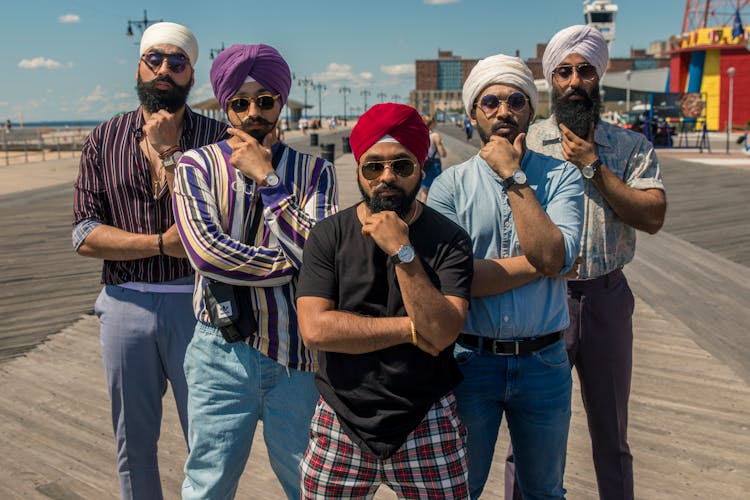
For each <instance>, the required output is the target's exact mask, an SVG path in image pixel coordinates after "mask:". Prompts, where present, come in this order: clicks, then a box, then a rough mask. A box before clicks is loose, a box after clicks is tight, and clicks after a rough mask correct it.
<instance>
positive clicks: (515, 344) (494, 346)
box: [492, 340, 520, 356]
mask: <svg viewBox="0 0 750 500" xmlns="http://www.w3.org/2000/svg"><path fill="white" fill-rule="evenodd" d="M512 342H513V352H498V349H497V348H498V346H499V345H502V342H501V341H496V342H493V343H492V353H493V354H495V356H518V353H519V344H520V342H519V341H518V340H513V341H512Z"/></svg>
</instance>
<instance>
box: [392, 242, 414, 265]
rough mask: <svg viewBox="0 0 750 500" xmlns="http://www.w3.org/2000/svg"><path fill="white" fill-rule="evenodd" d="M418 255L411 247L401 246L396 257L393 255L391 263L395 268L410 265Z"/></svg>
mask: <svg viewBox="0 0 750 500" xmlns="http://www.w3.org/2000/svg"><path fill="white" fill-rule="evenodd" d="M416 255H417V254H416V253H415V252H414V247H413V246H411V245H401V246H400V247H399V248H398V252H396V255H391V258H390V261H391V263H392V264H393V265H394V266H397V265H399V264H408V263H409V262H411V261H413V260H414V257H416Z"/></svg>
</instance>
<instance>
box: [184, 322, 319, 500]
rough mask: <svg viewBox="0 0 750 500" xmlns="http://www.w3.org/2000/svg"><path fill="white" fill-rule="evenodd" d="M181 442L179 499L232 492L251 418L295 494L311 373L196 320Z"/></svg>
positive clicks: (249, 440) (313, 395) (309, 412)
mask: <svg viewBox="0 0 750 500" xmlns="http://www.w3.org/2000/svg"><path fill="white" fill-rule="evenodd" d="M185 376H186V378H187V383H188V417H189V420H190V425H189V431H188V443H189V444H190V455H189V456H188V459H187V462H186V463H185V482H184V483H183V486H182V498H183V499H194V498H195V499H204V500H206V499H225V498H226V499H231V498H234V494H235V492H236V490H237V484H238V483H239V480H240V476H241V475H242V472H243V470H244V469H245V464H246V463H247V458H248V456H249V455H250V448H251V446H252V444H253V436H254V434H255V427H256V425H257V424H258V419H261V420H263V438H264V440H265V443H266V448H268V457H269V459H270V462H271V468H272V469H273V471H274V473H275V474H276V477H277V478H278V480H279V482H280V483H281V486H282V487H283V488H284V492H285V493H286V495H287V497H289V498H299V496H300V477H301V473H300V468H299V463H300V460H301V459H302V456H303V455H304V453H305V449H306V448H307V442H308V440H309V438H310V421H311V420H312V416H313V412H314V411H315V404H316V403H317V400H318V397H319V393H318V390H317V388H316V387H315V384H314V376H315V374H314V373H312V372H309V373H308V372H301V371H297V370H294V369H291V368H286V367H284V366H282V365H280V364H278V363H276V362H275V361H273V360H271V359H270V358H268V357H266V356H264V355H263V354H261V353H260V352H258V351H257V350H255V349H253V348H252V347H251V346H249V345H248V344H246V343H244V342H235V343H231V344H229V343H227V342H226V341H225V340H224V339H223V338H222V336H221V332H220V331H219V330H218V329H216V328H214V327H213V326H211V325H207V324H205V323H201V322H198V324H197V325H196V327H195V334H194V335H193V340H192V342H191V343H190V345H189V346H188V350H187V353H186V355H185Z"/></svg>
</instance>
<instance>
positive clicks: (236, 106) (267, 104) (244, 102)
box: [229, 94, 279, 113]
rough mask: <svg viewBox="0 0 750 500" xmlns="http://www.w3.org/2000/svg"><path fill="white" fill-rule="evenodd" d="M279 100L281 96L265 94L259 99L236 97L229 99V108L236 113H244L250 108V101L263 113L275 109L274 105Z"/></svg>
mask: <svg viewBox="0 0 750 500" xmlns="http://www.w3.org/2000/svg"><path fill="white" fill-rule="evenodd" d="M278 98H279V95H278V94H277V95H271V94H263V95H259V96H257V97H234V98H232V99H229V107H230V108H232V111H234V112H235V113H243V112H245V111H247V110H248V108H249V107H250V101H253V102H254V103H255V105H256V106H258V107H259V108H260V109H262V110H263V111H268V110H269V109H271V108H273V104H274V103H275V102H276V100H277V99H278Z"/></svg>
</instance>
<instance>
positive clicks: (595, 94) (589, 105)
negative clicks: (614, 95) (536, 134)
mask: <svg viewBox="0 0 750 500" xmlns="http://www.w3.org/2000/svg"><path fill="white" fill-rule="evenodd" d="M573 94H577V95H579V96H581V97H584V99H583V100H578V101H572V100H570V99H568V98H569V97H570V96H571V95H573ZM600 111H601V99H600V96H599V87H598V86H597V87H594V90H593V91H592V92H591V95H589V94H587V93H586V91H585V90H583V89H580V88H577V89H572V90H571V91H570V92H568V93H566V94H564V95H561V94H558V93H557V91H555V92H554V95H553V97H552V112H553V113H554V114H555V118H556V119H557V123H562V124H563V125H565V126H566V127H568V128H569V129H570V130H571V132H573V133H574V134H575V135H577V136H578V137H580V138H581V139H586V138H587V137H588V136H589V130H591V125H593V124H596V123H597V122H598V121H599V113H600Z"/></svg>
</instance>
